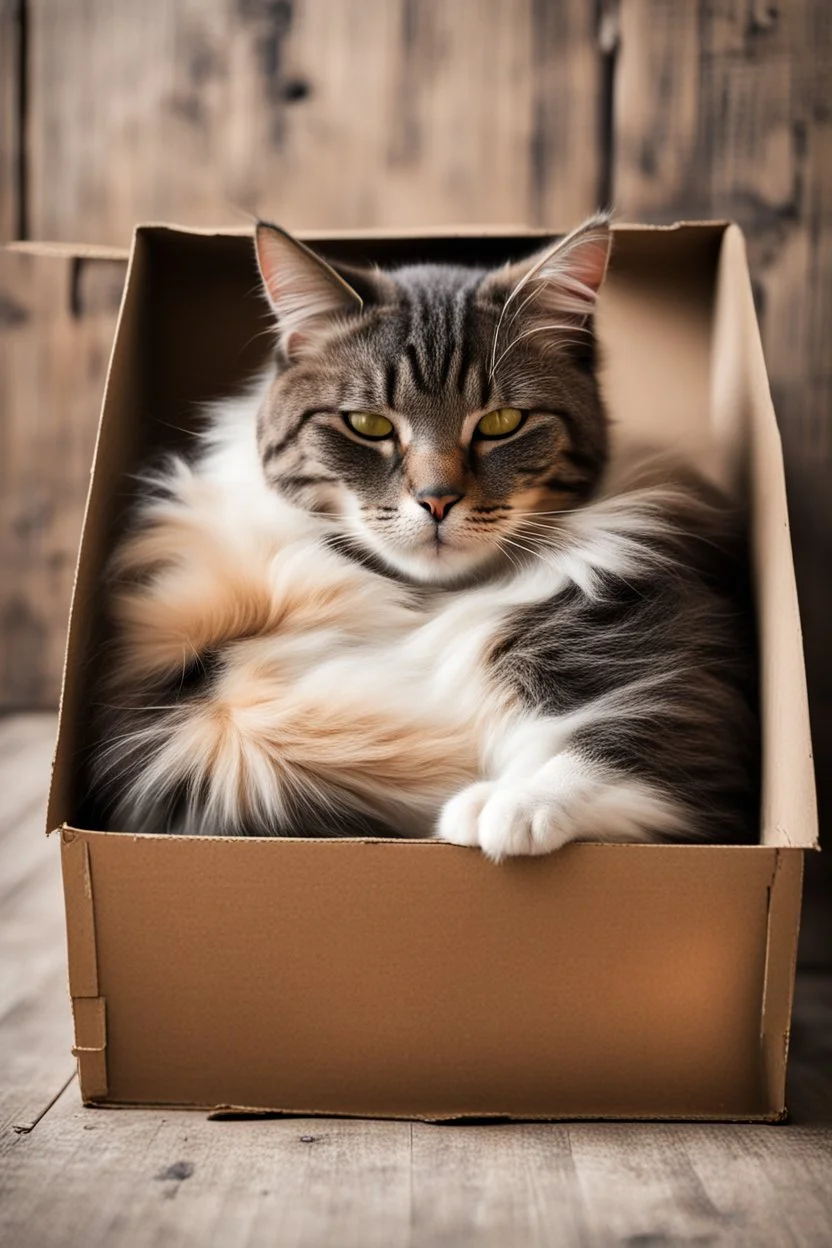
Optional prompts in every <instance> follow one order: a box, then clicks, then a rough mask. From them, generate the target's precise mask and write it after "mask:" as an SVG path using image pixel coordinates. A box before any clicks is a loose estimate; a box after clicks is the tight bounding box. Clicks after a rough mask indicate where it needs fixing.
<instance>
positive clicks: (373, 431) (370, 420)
mask: <svg viewBox="0 0 832 1248" xmlns="http://www.w3.org/2000/svg"><path fill="white" fill-rule="evenodd" d="M344 420H345V421H346V423H347V424H348V425H349V427H350V429H352V431H353V433H357V434H358V435H359V437H362V438H371V439H372V440H374V441H375V440H377V439H379V438H389V437H390V434H391V433H392V432H393V422H392V420H388V419H387V417H386V416H379V415H378V413H377V412H345V413H344Z"/></svg>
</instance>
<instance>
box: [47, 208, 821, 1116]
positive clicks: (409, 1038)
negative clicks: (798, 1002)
mask: <svg viewBox="0 0 832 1248" xmlns="http://www.w3.org/2000/svg"><path fill="white" fill-rule="evenodd" d="M317 241H318V245H319V246H320V247H321V248H322V250H324V251H325V252H326V254H328V255H330V256H333V257H338V256H341V257H344V258H349V259H352V260H356V259H373V260H378V261H380V262H382V263H383V262H390V261H394V260H403V259H405V258H410V257H413V256H416V255H418V256H423V257H424V256H430V257H434V258H437V259H441V258H446V257H453V258H454V259H457V260H461V261H465V260H468V261H480V260H483V261H488V262H492V261H493V262H496V261H497V260H498V259H501V258H503V257H504V256H505V255H506V254H508V253H510V252H516V253H518V254H519V253H521V252H522V251H524V250H528V249H529V248H530V247H531V246H533V244H534V240H533V239H531V240H530V239H529V237H528V236H527V235H526V236H524V235H522V234H521V235H514V236H504V237H499V236H493V235H486V234H483V233H482V232H479V233H478V232H475V231H473V232H472V231H468V232H461V233H459V234H456V235H453V236H451V235H448V236H432V237H423V238H418V237H411V238H408V237H402V236H398V237H390V236H385V237H371V236H367V235H365V236H360V237H359V236H352V237H350V238H344V237H339V238H332V237H331V238H329V239H326V240H322V239H318V240H317ZM265 324H266V322H265V321H264V318H263V304H262V302H261V300H260V297H259V294H258V293H257V279H256V273H255V269H254V265H253V260H252V252H251V244H250V242H249V240H248V238H247V237H245V236H242V235H241V234H234V233H198V232H193V231H185V230H180V229H176V228H168V227H161V226H148V227H142V228H140V229H139V230H138V231H137V234H136V236H135V240H134V244H133V249H132V253H131V257H130V266H129V272H128V280H127V286H126V291H125V296H124V303H123V306H122V311H121V317H120V322H119V328H118V333H117V336H116V342H115V347H114V352H113V358H112V364H111V369H110V375H109V380H108V385H107V393H106V398H105V401H104V410H103V415H102V420H101V428H100V433H99V439H98V445H97V450H96V457H95V465H94V470H93V479H92V486H91V492H90V498H89V505H88V511H87V517H86V524H85V529H84V536H83V542H82V548H81V555H80V562H79V567H78V577H77V584H76V590H75V598H74V605H73V611H72V619H71V623H70V633H69V643H68V651H67V667H66V676H65V688H64V697H63V705H62V713H61V726H60V735H59V741H58V747H57V754H56V760H55V771H54V779H53V786H52V794H51V801H50V808H49V821H50V827H58V826H59V827H60V828H61V834H60V839H61V852H62V858H63V869H64V887H65V894H66V911H67V934H68V944H69V977H70V991H71V995H72V1003H73V1010H74V1015H75V1036H76V1049H75V1051H76V1053H77V1056H78V1066H79V1071H80V1079H81V1091H82V1095H83V1098H84V1100H85V1102H87V1103H90V1104H96V1105H148V1104H153V1105H186V1106H194V1107H202V1108H218V1107H239V1108H244V1109H273V1110H282V1111H287V1112H295V1113H328V1114H363V1115H379V1116H407V1117H419V1118H430V1119H439V1118H454V1117H464V1116H476V1117H482V1116H492V1115H494V1116H511V1117H516V1118H532V1117H545V1118H555V1117H587V1116H590V1117H603V1118H620V1117H628V1118H630V1117H650V1118H671V1117H679V1118H710V1119H764V1120H776V1119H778V1118H780V1117H782V1115H783V1113H784V1084H785V1070H786V1052H787V1047H788V1035H789V1018H790V1010H791V997H792V982H793V972H794V960H795V947H796V941H797V930H798V921H799V910H800V889H801V868H802V856H803V851H804V850H805V849H808V848H811V847H813V846H814V845H815V837H816V815H815V806H814V790H813V777H812V764H811V753H810V740H809V727H808V716H807V706H806V688H805V679H804V672H803V660H802V652H801V638H800V625H799V618H798V611H797V601H796V596H795V586H794V576H793V570H792V561H791V550H790V545H789V530H788V517H787V512H786V497H785V488H784V481H783V466H782V459H781V453H780V444H779V439H778V434H777V428H776V424H775V419H774V413H773V410H772V406H771V400H770V397H769V392H768V385H767V380H766V374H765V367H764V363H763V357H762V352H761V347H760V341H759V335H758V331H757V325H756V320H755V316H754V308H753V303H752V298H751V290H750V284H749V277H748V271H747V267H746V261H745V251H744V245H743V240H742V236H741V234H740V232H739V231H738V229H737V228H736V227H735V226H727V227H726V226H724V225H720V224H704V225H682V226H678V227H673V228H670V229H648V228H640V227H639V228H632V227H624V228H620V229H619V230H618V231H617V238H616V244H615V248H614V258H613V264H612V269H611V273H610V277H609V281H608V284H607V286H606V287H605V288H604V291H603V294H602V300H601V306H600V309H599V332H600V335H601V339H602V342H603V344H604V348H605V359H606V391H607V396H608V401H609V405H610V408H611V413H612V415H613V417H614V419H615V421H616V429H617V430H618V436H619V437H624V438H627V437H631V436H635V435H637V436H639V437H640V436H641V435H647V436H648V437H650V438H652V439H653V440H654V441H656V440H658V441H659V442H662V443H664V444H669V445H672V446H674V447H675V448H676V449H677V450H679V449H681V450H683V451H684V452H685V453H686V454H688V455H690V456H691V457H692V458H693V459H694V460H695V461H696V462H697V464H698V465H699V466H700V467H701V466H705V467H706V468H707V469H708V470H709V471H711V472H712V473H714V474H716V475H718V476H721V477H722V478H726V476H729V477H731V478H732V479H733V480H734V482H735V483H737V484H738V485H739V486H740V487H743V488H747V490H748V496H749V508H750V515H751V523H752V551H753V567H754V576H755V585H756V595H757V602H758V609H759V631H760V642H761V666H762V711H763V738H764V741H763V744H764V778H763V798H762V811H761V823H760V843H759V845H755V846H750V847H721V846H710V845H708V846H676V845H664V846H626V845H590V844H584V845H572V846H569V847H568V848H566V849H564V850H562V851H560V852H559V853H558V854H555V855H553V856H550V857H549V858H545V859H533V860H525V861H520V860H516V861H510V862H508V863H505V864H504V865H501V866H495V865H493V864H492V863H490V862H488V861H486V860H485V859H484V858H482V857H481V856H480V855H479V853H478V852H477V851H473V850H465V849H460V848H456V847H453V846H449V845H443V844H436V843H422V842H412V841H394V840H389V841H355V840H344V841H338V840H336V841H303V840H260V839H257V840H233V839H223V838H219V837H212V836H206V837H204V838H201V837H199V838H190V839H187V838H183V839H179V838H175V837H168V836H158V837H156V836H132V835H125V834H118V833H111V832H105V831H97V830H91V829H89V828H86V827H85V826H84V823H83V818H84V816H83V794H82V791H81V783H82V781H81V775H82V769H81V759H82V757H83V751H84V746H85V740H86V733H87V725H86V720H87V712H88V703H89V699H90V672H89V664H90V662H91V656H92V655H94V652H95V646H96V644H97V641H98V640H99V639H100V638H99V615H100V613H99V611H98V603H99V598H98V595H99V590H98V584H99V577H100V574H101V569H102V565H103V563H104V560H105V558H106V555H107V551H108V549H109V548H110V546H111V543H112V541H113V540H114V535H115V534H116V533H117V531H118V528H119V525H120V524H121V523H122V520H123V517H124V514H125V510H126V508H127V505H128V503H129V498H128V494H129V489H130V486H129V478H128V477H127V476H126V474H128V473H130V472H131V470H133V469H134V468H135V467H136V465H137V464H138V463H140V462H141V461H142V459H143V458H144V456H145V455H146V454H147V453H148V452H149V451H151V450H152V449H153V448H159V447H161V446H172V445H181V444H182V442H183V439H184V440H187V429H188V426H189V425H191V424H192V423H193V422H194V420H195V418H196V408H197V404H198V403H199V402H200V401H201V400H205V399H209V398H214V397H216V396H218V395H221V394H225V393H228V392H230V391H232V390H233V389H234V387H235V386H236V385H237V384H238V383H239V382H240V381H241V380H242V379H244V378H245V377H246V376H248V375H249V374H250V372H251V370H252V368H253V367H255V366H256V365H257V364H258V362H259V361H260V360H261V358H262V356H263V353H264V351H265V349H266V339H264V338H263V337H258V333H259V331H260V330H261V329H262V328H263V327H264V325H265ZM209 831H210V829H208V828H206V832H209Z"/></svg>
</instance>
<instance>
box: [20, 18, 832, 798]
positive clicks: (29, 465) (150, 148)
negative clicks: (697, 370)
mask: <svg viewBox="0 0 832 1248" xmlns="http://www.w3.org/2000/svg"><path fill="white" fill-rule="evenodd" d="M0 75H2V77H0V104H2V113H0V229H2V231H3V235H4V237H9V238H10V237H29V238H38V239H42V238H50V239H66V240H74V241H79V240H81V241H90V242H97V243H113V244H126V243H127V242H128V241H129V237H130V232H131V227H132V225H133V222H134V221H136V220H152V219H157V220H159V219H162V220H163V219H172V220H176V221H179V222H184V223H194V224H201V225H206V224H221V223H228V222H231V223H239V222H240V221H241V220H242V219H243V217H242V214H243V213H246V212H259V213H262V214H264V215H268V216H271V217H272V218H274V219H276V220H279V221H281V222H282V223H284V224H285V225H288V226H289V227H292V226H302V225H305V226H331V227H351V226H374V225H427V226H431V225H446V224H452V223H457V222H462V221H464V222H483V223H490V224H494V223H500V224H509V223H515V222H521V223H522V222H525V223H530V224H535V225H547V226H548V225H551V226H552V227H564V226H569V225H571V224H573V223H574V222H576V221H577V220H578V219H579V218H580V217H581V215H582V214H584V213H587V212H589V211H591V210H593V209H594V208H595V207H596V206H597V205H598V204H599V203H612V204H614V205H615V207H616V209H617V211H618V213H619V215H620V216H621V217H623V218H629V219H637V220H647V221H670V220H673V219H675V218H679V217H687V218H695V217H709V216H718V217H732V218H734V219H736V220H738V221H740V223H741V224H742V225H743V226H744V228H745V229H746V231H747V233H748V237H749V242H750V254H751V259H752V266H753V273H754V279H755V287H756V293H757V301H758V308H759V312H760V316H761V319H762V324H763V332H764V338H765V346H766V352H767V357H768V361H769V368H770V373H771V379H772V388H773V391H774V397H775V403H776V406H777V410H778V414H779V418H780V421H781V428H782V433H783V440H784V446H785V451H786V459H787V468H788V476H789V487H790V498H791V506H792V514H793V521H794V535H795V551H796V559H797V567H798V576H799V584H800V593H801V601H802V608H803V615H804V624H805V634H806V646H807V657H808V664H809V672H810V683H811V698H812V713H813V721H814V730H815V737H816V745H817V754H818V758H819V780H820V781H821V789H822V798H823V799H824V809H825V810H826V811H829V810H830V809H832V801H831V800H830V799H832V791H830V781H829V780H828V777H830V776H832V660H830V658H829V656H828V652H827V645H826V631H827V619H828V618H829V616H830V615H832V584H831V583H830V575H829V573H830V558H829V556H830V547H831V546H832V524H831V523H830V521H831V520H832V432H830V431H831V430H832V416H831V415H830V403H832V351H830V350H829V348H828V343H829V341H830V336H831V335H832V308H830V300H832V193H831V192H832V138H830V135H831V134H832V91H831V90H830V85H829V84H830V83H832V4H830V3H829V2H828V0H782V2H781V3H779V4H778V3H773V2H771V0H598V2H597V3H595V2H593V0H142V3H141V4H128V3H127V2H126V0H71V2H70V0H0ZM120 280H121V269H120V267H119V266H117V265H116V266H114V265H112V264H109V265H105V264H103V263H92V262H85V263H80V264H79V263H74V264H73V263H68V262H57V261H50V260H42V259H39V260H38V259H33V258H29V257H20V256H8V255H6V256H4V257H2V261H1V262H0V326H2V330H3V339H2V344H1V345H0V366H2V368H0V402H2V426H0V439H2V440H1V441H0V482H1V483H2V500H0V514H1V515H2V521H3V523H2V528H1V529H0V559H2V565H0V566H2V582H0V646H2V651H1V652H0V703H2V705H5V706H7V707H12V706H43V705H53V704H54V702H55V700H56V696H57V688H58V677H59V668H60V653H61V646H62V640H63V639H62V629H63V621H64V615H65V611H66V604H67V599H68V594H69V589H70V582H71V574H72V557H73V550H74V546H75V542H76V538H77V533H78V526H79V523H80V517H81V510H82V505H83V494H84V490H85V487H86V479H87V468H88V462H89V455H90V448H91V443H92V437H93V428H94V424H95V419H96V413H97V407H98V400H99V394H100V390H101V387H102V383H103V377H104V371H105V368H106V359H107V349H108V344H109V339H110V335H111V332H112V327H113V322H114V317H115V312H116V308H117V302H118V292H119V286H120Z"/></svg>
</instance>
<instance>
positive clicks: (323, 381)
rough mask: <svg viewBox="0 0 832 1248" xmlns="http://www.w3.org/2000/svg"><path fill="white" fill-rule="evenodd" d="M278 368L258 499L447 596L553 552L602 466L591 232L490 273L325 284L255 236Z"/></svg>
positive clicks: (322, 266) (596, 248)
mask: <svg viewBox="0 0 832 1248" xmlns="http://www.w3.org/2000/svg"><path fill="white" fill-rule="evenodd" d="M256 247H257V257H258V261H259V265H260V270H261V273H262V277H263V282H264V286H265V289H266V293H267V295H268V297H269V299H270V301H271V304H272V307H273V309H274V312H275V314H276V317H277V329H278V348H277V357H278V367H277V372H276V376H275V380H274V383H273V385H272V386H271V388H270V390H269V393H268V395H267V397H266V400H265V402H264V404H263V407H262V409H261V412H260V418H259V426H258V440H259V450H260V456H261V460H262V464H263V469H264V472H265V475H266V478H267V480H268V482H269V483H270V485H271V486H272V487H273V488H274V489H276V490H278V491H279V492H280V493H281V494H283V495H284V496H286V497H288V498H289V499H290V500H291V501H292V502H294V503H295V504H296V505H298V506H300V507H303V508H306V509H308V510H310V511H316V512H322V513H326V514H328V515H330V516H332V517H334V518H337V520H338V522H339V527H340V528H341V531H342V532H343V533H345V534H346V535H347V539H346V540H348V541H350V542H351V543H352V544H353V545H354V546H355V547H357V548H358V549H359V550H362V551H364V552H365V553H368V554H370V555H372V556H374V557H375V559H376V560H378V561H380V562H381V563H382V564H383V565H385V566H387V567H388V568H391V569H393V570H395V571H396V572H397V573H399V574H403V575H405V576H406V577H408V578H410V579H412V580H415V581H418V582H422V583H434V584H444V585H451V584H457V583H464V582H465V581H469V580H471V579H474V578H476V577H477V576H482V575H487V574H488V573H489V572H490V571H491V570H493V569H494V568H496V567H498V566H499V565H500V564H501V563H503V562H504V561H505V562H507V563H508V564H511V563H512V562H513V561H514V560H516V559H517V558H518V557H520V558H522V557H523V554H524V549H525V550H528V549H529V548H532V549H536V548H538V547H539V546H540V545H541V544H543V543H545V542H546V541H549V540H551V537H552V529H553V526H554V525H556V524H557V513H559V512H562V511H564V510H567V509H572V508H574V507H576V506H579V505H580V504H581V503H583V502H585V501H586V500H587V499H588V498H589V497H590V496H591V494H592V492H593V490H594V488H595V486H596V484H597V482H598V479H599V476H600V473H601V470H602V468H603V465H604V460H605V455H606V447H607V430H606V418H605V414H604V408H603V404H602V401H601V397H600V394H599V390H598V384H597V379H596V374H595V353H594V337H593V312H594V308H595V298H596V294H597V291H598V288H599V286H600V285H601V282H602V281H603V279H604V274H605V272H606V268H607V260H608V256H609V248H610V229H609V223H608V221H607V219H606V218H604V217H595V218H592V219H591V220H590V221H588V222H586V223H585V224H584V225H582V226H581V227H579V229H577V230H575V231H574V232H573V233H572V234H570V235H568V236H567V237H566V238H565V239H563V240H562V241H561V242H559V243H556V244H554V245H549V246H547V247H546V248H545V249H544V250H542V251H538V252H536V253H535V254H534V255H532V256H530V257H529V258H528V259H527V260H524V261H520V262H519V263H515V264H508V265H505V266H503V267H502V268H498V269H494V270H485V269H471V268H461V267H455V266H452V265H432V264H420V265H413V266H408V267H406V268H399V269H396V270H391V271H381V270H378V269H367V270H354V269H346V268H340V267H339V270H338V271H336V269H335V268H333V267H331V266H330V265H329V264H327V263H326V262H325V261H324V260H322V259H321V258H320V257H318V256H316V255H315V254H314V252H312V251H311V250H309V249H308V248H307V247H305V246H304V245H303V244H302V243H299V242H298V241H297V240H295V239H293V238H292V237H290V235H288V234H286V233H285V232H284V231H282V230H279V229H277V228H276V227H274V226H270V225H266V224H260V225H258V227H257V233H256Z"/></svg>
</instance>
